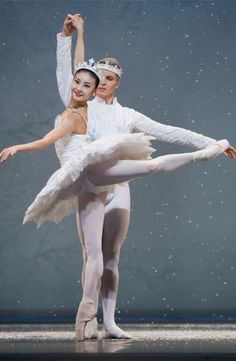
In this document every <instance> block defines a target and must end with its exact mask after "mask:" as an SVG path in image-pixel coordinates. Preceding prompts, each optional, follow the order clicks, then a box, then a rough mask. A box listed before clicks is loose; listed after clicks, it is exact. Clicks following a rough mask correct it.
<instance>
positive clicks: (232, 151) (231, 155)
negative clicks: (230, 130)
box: [224, 145, 236, 160]
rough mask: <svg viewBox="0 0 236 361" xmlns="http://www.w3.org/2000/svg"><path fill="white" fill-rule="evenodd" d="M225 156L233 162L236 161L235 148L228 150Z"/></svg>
mask: <svg viewBox="0 0 236 361" xmlns="http://www.w3.org/2000/svg"><path fill="white" fill-rule="evenodd" d="M224 154H225V155H226V156H227V157H229V158H231V159H233V160H236V149H235V148H234V147H232V145H231V146H230V147H229V148H228V149H226V151H225V152H224Z"/></svg>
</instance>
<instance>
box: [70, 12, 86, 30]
mask: <svg viewBox="0 0 236 361" xmlns="http://www.w3.org/2000/svg"><path fill="white" fill-rule="evenodd" d="M72 24H73V26H74V28H76V29H77V31H84V19H83V18H82V16H81V15H80V14H74V15H73V19H72Z"/></svg>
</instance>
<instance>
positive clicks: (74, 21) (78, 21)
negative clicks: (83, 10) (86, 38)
mask: <svg viewBox="0 0 236 361" xmlns="http://www.w3.org/2000/svg"><path fill="white" fill-rule="evenodd" d="M76 30H77V31H78V32H83V31H84V19H83V18H82V16H81V15H80V14H74V15H71V14H68V15H67V17H66V18H65V21H64V24H63V28H62V32H61V33H62V35H63V36H71V35H72V33H73V31H76Z"/></svg>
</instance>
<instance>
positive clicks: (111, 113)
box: [57, 34, 215, 149]
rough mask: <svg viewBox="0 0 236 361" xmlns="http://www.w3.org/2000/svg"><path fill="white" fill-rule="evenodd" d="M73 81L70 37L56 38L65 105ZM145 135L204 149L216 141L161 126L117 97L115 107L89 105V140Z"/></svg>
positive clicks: (97, 103) (99, 101) (98, 101)
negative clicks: (124, 104) (125, 134)
mask: <svg viewBox="0 0 236 361" xmlns="http://www.w3.org/2000/svg"><path fill="white" fill-rule="evenodd" d="M72 80H73V75H72V67H71V37H63V36H61V34H58V35H57V82H58V88H59V93H60V96H61V99H62V101H63V103H64V104H65V106H67V105H68V104H69V101H70V97H71V84H72ZM131 132H143V133H145V134H148V135H152V136H154V137H155V138H156V139H157V140H160V141H162V142H169V143H176V144H179V145H187V146H190V147H194V148H197V149H202V148H205V147H206V146H207V145H209V144H210V143H213V142H215V139H212V138H209V137H206V136H204V135H202V134H199V133H195V132H192V131H190V130H186V129H183V128H179V127H173V126H170V125H165V124H161V123H158V122H156V121H154V120H152V119H150V118H148V117H147V116H145V115H143V114H142V113H139V112H137V111H135V110H134V109H131V108H127V107H123V106H121V105H120V104H119V103H118V101H117V99H116V98H115V99H114V101H113V103H112V104H106V103H105V101H104V100H102V99H100V98H98V97H96V98H95V99H94V100H92V101H90V102H88V130H87V133H88V137H89V138H90V139H97V138H99V137H101V136H103V135H108V134H113V133H131Z"/></svg>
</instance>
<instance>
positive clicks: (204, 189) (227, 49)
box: [0, 0, 236, 322]
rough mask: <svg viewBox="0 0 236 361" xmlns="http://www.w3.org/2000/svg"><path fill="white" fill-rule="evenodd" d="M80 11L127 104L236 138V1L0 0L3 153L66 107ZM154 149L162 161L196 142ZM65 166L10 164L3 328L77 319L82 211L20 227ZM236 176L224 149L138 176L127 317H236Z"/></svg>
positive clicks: (124, 281)
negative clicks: (62, 68) (62, 34)
mask: <svg viewBox="0 0 236 361" xmlns="http://www.w3.org/2000/svg"><path fill="white" fill-rule="evenodd" d="M76 12H80V13H81V14H82V15H83V17H84V18H85V40H86V57H87V58H90V57H94V58H95V59H98V58H101V57H104V56H107V55H112V56H115V57H117V58H118V59H119V60H120V62H121V64H122V65H123V68H124V76H123V78H122V82H121V88H120V90H119V92H118V98H119V102H120V103H121V104H122V105H126V106H128V107H132V108H135V109H136V110H138V111H140V112H142V113H144V114H146V115H148V116H149V117H151V118H152V119H154V120H156V121H159V122H163V123H165V124H170V125H176V126H180V127H184V128H187V129H191V130H193V131H196V132H200V133H203V134H205V135H209V136H211V137H213V138H217V139H219V138H228V139H229V140H230V142H231V143H232V144H234V145H235V144H236V122H235V119H236V102H235V94H236V85H235V79H236V67H235V63H236V51H235V39H236V22H235V19H236V2H235V1H114V0H113V1H0V51H1V56H0V69H1V71H0V99H1V107H0V122H1V123H0V124H1V132H0V148H1V149H2V148H4V147H7V146H9V145H12V144H16V143H23V142H27V141H32V140H36V139H38V138H40V137H41V136H43V135H44V134H45V133H46V132H48V131H49V130H50V129H51V128H52V127H53V125H54V119H55V116H56V115H57V114H58V113H60V112H61V111H63V104H62V102H61V100H60V97H59V94H58V89H57V84H56V76H55V70H56V56H55V51H56V33H57V32H59V31H60V30H61V28H62V24H63V20H64V17H65V16H66V14H67V13H76ZM74 40H75V39H74ZM111 121H112V120H111ZM155 146H156V148H157V153H158V154H160V155H161V154H166V153H171V152H183V151H189V150H190V149H189V148H183V147H179V146H176V145H170V144H161V143H159V142H155ZM58 167H59V163H58V160H57V158H56V156H55V150H54V147H50V148H49V149H47V150H45V151H42V152H38V153H31V154H26V153H24V154H20V155H17V156H16V157H14V158H13V159H11V160H9V162H7V163H6V164H4V165H1V168H0V172H1V176H0V187H1V188H0V189H1V202H0V213H1V226H0V227H1V228H0V242H1V253H0V321H2V322H4V321H9V320H11V321H12V322H16V321H17V320H21V321H22V322H23V321H29V320H30V319H31V320H32V321H35V320H37V321H39V320H42V319H44V320H50V321H53V320H54V321H60V320H62V317H65V318H64V319H67V320H68V319H69V318H70V319H71V320H73V317H74V315H75V312H76V309H77V306H78V303H79V300H80V298H81V294H82V292H81V284H80V273H81V268H82V256H81V249H80V241H79V239H78V235H77V231H76V225H75V217H74V216H71V217H68V218H67V219H65V220H63V221H62V222H61V223H60V224H59V225H55V224H52V223H51V224H50V223H47V224H45V225H43V226H42V227H41V228H40V229H39V230H37V229H36V227H35V225H34V224H26V225H24V226H22V219H23V215H24V212H25V210H26V208H27V207H28V205H29V204H30V203H31V202H32V201H33V199H34V197H35V195H36V194H37V192H38V191H39V190H40V189H41V188H42V187H43V186H44V184H45V182H46V180H47V179H48V178H49V176H50V175H51V174H52V172H53V171H55V170H56V169H57V168H58ZM235 180H236V164H235V163H233V162H232V161H230V160H229V159H227V158H226V157H224V156H220V157H219V158H217V159H216V160H213V161H211V162H209V163H203V164H197V165H189V166H187V167H186V168H184V169H181V170H179V171H177V172H174V173H169V174H161V175H158V176H152V177H149V178H145V179H140V180H138V181H135V182H133V183H132V184H131V194H132V214H131V225H130V229H129V233H128V236H127V239H126V241H125V243H124V246H123V248H122V254H121V260H120V289H119V297H118V304H117V317H118V319H119V320H121V321H124V320H126V321H127V320H136V321H137V320H138V321H142V320H143V321H147V320H153V321H155V320H162V321H165V320H167V321H174V320H186V321H190V320H193V319H197V320H213V321H214V320H224V321H231V320H235V318H236V309H235V304H236V291H235V278H236V269H235V267H236V262H235V259H236V244H235V238H236V237H235V235H236V224H235V214H236V204H235ZM40 317H41V318H40ZM42 317H44V318H42Z"/></svg>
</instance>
